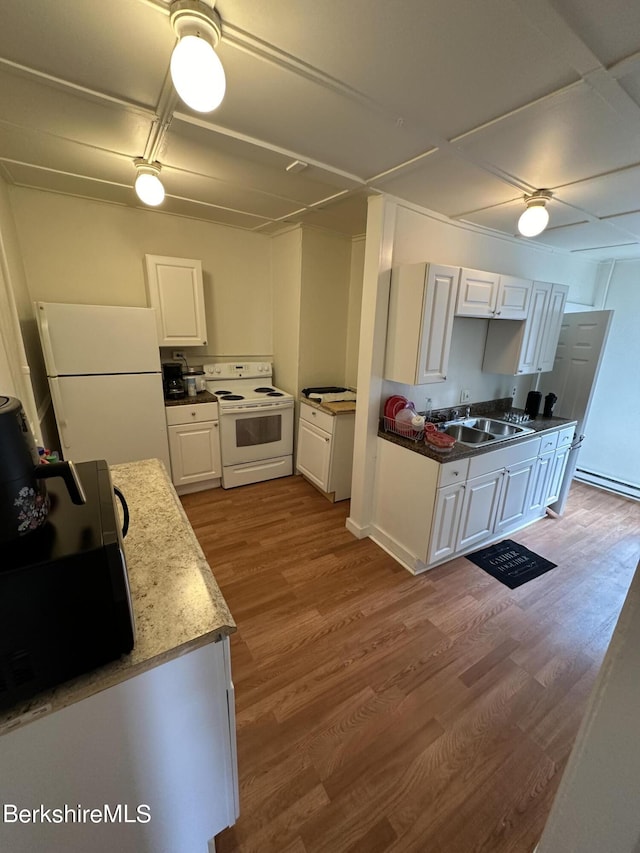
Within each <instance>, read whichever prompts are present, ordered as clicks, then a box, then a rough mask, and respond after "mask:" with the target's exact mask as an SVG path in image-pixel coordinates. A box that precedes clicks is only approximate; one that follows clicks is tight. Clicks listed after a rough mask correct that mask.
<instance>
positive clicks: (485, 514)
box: [456, 470, 503, 551]
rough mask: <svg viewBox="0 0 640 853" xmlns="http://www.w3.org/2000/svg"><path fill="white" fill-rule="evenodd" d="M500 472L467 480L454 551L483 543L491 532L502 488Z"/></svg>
mask: <svg viewBox="0 0 640 853" xmlns="http://www.w3.org/2000/svg"><path fill="white" fill-rule="evenodd" d="M502 473H503V472H502V471H501V470H500V471H492V472H491V473H490V474H483V475H482V476H481V477H474V478H473V479H471V480H467V482H466V484H465V494H464V503H463V505H462V518H461V520H460V531H459V533H458V540H457V542H456V551H463V550H464V549H465V548H468V547H469V546H471V545H475V544H477V543H479V542H483V541H484V540H485V539H487V538H488V537H489V536H490V535H491V533H492V532H493V526H494V523H495V519H496V513H497V511H498V500H499V498H500V491H501V488H502Z"/></svg>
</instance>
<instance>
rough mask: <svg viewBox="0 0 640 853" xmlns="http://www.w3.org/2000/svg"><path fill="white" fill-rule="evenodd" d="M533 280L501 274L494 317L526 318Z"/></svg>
mask: <svg viewBox="0 0 640 853" xmlns="http://www.w3.org/2000/svg"><path fill="white" fill-rule="evenodd" d="M532 288H533V282H532V281H531V280H530V279H526V278H516V277H515V276H513V275H501V276H500V286H499V287H498V298H497V299H496V310H495V314H494V317H498V318H499V319H501V320H526V318H527V317H528V316H529V301H530V299H531V290H532Z"/></svg>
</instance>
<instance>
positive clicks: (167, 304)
mask: <svg viewBox="0 0 640 853" xmlns="http://www.w3.org/2000/svg"><path fill="white" fill-rule="evenodd" d="M145 261H146V267H147V294H148V298H149V304H150V305H151V306H152V307H154V308H155V309H156V314H157V324H158V344H159V346H174V347H175V346H200V345H202V346H204V345H205V344H206V343H207V331H206V318H205V309H204V286H203V280H202V262H201V261H199V260H196V259H193V258H170V257H164V256H162V255H145Z"/></svg>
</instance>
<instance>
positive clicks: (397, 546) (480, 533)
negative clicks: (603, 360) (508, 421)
mask: <svg viewBox="0 0 640 853" xmlns="http://www.w3.org/2000/svg"><path fill="white" fill-rule="evenodd" d="M573 430H574V427H573V426H571V427H565V428H563V429H561V430H554V431H549V432H545V433H543V434H542V435H540V436H535V435H534V436H530V437H529V438H528V440H527V441H522V442H517V443H514V444H503V445H500V446H499V447H497V448H496V449H494V450H491V451H489V452H485V453H481V454H478V455H477V456H472V457H470V458H467V459H462V460H458V461H456V462H446V463H439V462H436V461H435V460H433V459H430V458H428V457H425V456H423V455H421V454H416V453H413V452H412V451H410V450H407V449H406V448H404V447H402V446H400V445H397V444H394V443H393V442H390V441H387V440H385V439H383V438H379V439H378V454H377V459H376V487H375V493H374V511H373V524H372V529H371V533H370V535H371V538H372V539H374V541H376V542H378V544H380V545H381V546H382V547H383V548H385V549H386V550H387V551H388V552H389V553H391V554H392V555H393V556H394V557H396V558H397V559H398V560H399V561H400V562H401V563H402V564H403V565H405V566H406V567H407V568H408V569H409V570H410V571H412V572H414V573H417V572H422V571H424V570H425V569H429V568H432V567H434V566H436V565H439V564H440V563H443V562H445V561H446V560H449V559H451V558H452V557H454V556H456V555H459V554H465V553H468V552H469V551H472V550H475V549H476V548H480V547H483V546H485V545H489V544H491V543H492V542H495V541H497V540H499V539H500V538H501V537H503V536H505V535H507V534H509V533H513V532H514V531H515V530H518V529H520V528H522V527H524V526H526V525H527V524H529V523H531V522H532V521H536V520H537V519H539V518H541V517H542V516H543V515H544V514H545V510H546V507H547V506H548V505H549V504H551V503H553V502H554V501H555V500H557V493H558V490H559V488H560V485H561V483H562V479H563V476H564V471H565V468H566V464H567V458H568V453H569V447H570V443H571V439H572V437H573Z"/></svg>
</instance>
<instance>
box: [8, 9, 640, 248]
mask: <svg viewBox="0 0 640 853" xmlns="http://www.w3.org/2000/svg"><path fill="white" fill-rule="evenodd" d="M209 2H210V0H209ZM216 8H217V10H218V12H219V13H220V16H221V18H222V42H221V45H220V47H219V51H218V52H219V55H220V57H221V59H222V62H223V64H224V67H225V72H226V76H227V94H226V97H225V99H224V101H223V103H222V105H221V106H220V107H219V108H218V109H217V110H215V111H214V112H212V113H209V114H206V115H203V114H198V113H195V112H192V111H191V110H189V109H188V108H187V107H185V106H184V105H183V104H182V103H181V102H180V101H179V100H178V98H177V96H176V95H175V93H174V91H173V88H172V86H171V83H170V80H169V77H168V66H169V59H170V55H171V51H172V48H173V45H174V43H175V37H174V35H173V32H172V29H171V26H170V23H169V15H168V12H169V0H102V2H100V0H55V2H52V0H29V2H25V0H4V2H3V3H2V11H1V12H0V170H1V171H2V174H3V176H4V177H5V179H6V180H7V181H8V182H9V183H14V184H17V185H20V186H27V187H36V188H40V189H44V190H52V191H55V192H62V193H68V194H72V195H77V196H82V197H85V198H93V199H101V200H104V201H109V202H112V203H117V204H123V205H128V206H133V207H135V206H141V205H140V202H138V200H137V198H136V196H135V193H134V191H133V181H134V178H135V169H134V165H133V161H134V159H135V158H136V157H147V158H151V159H156V160H158V161H160V162H161V163H162V179H163V183H164V184H165V188H166V190H167V198H166V200H165V202H164V204H163V207H162V210H164V211H166V212H168V213H175V214H180V215H183V216H189V217H196V218H199V219H206V220H209V221H212V222H219V223H223V224H228V225H233V226H236V227H240V228H245V229H250V230H257V231H263V232H265V233H273V232H274V231H276V230H278V229H279V228H281V227H282V226H283V224H286V223H289V222H300V221H304V222H308V223H313V224H317V225H320V226H323V227H328V228H333V229H335V230H338V231H341V232H344V233H346V234H362V233H363V232H364V230H365V221H366V198H367V196H368V195H371V194H373V193H377V192H385V193H389V194H391V195H394V196H397V197H399V198H402V199H405V200H407V201H409V202H412V203H414V204H417V205H420V206H422V207H426V208H429V209H431V210H435V211H437V212H439V213H441V214H444V215H446V216H449V217H452V218H453V219H460V220H464V221H467V222H471V223H473V224H475V225H479V226H482V227H485V228H489V229H492V230H494V231H500V232H504V233H507V234H510V235H515V234H516V222H517V219H518V216H519V215H520V213H521V211H522V210H523V209H524V205H523V201H522V199H523V196H524V194H525V193H530V192H533V191H534V190H536V189H549V190H552V191H553V200H552V202H551V204H550V205H549V212H550V217H551V220H550V227H549V228H548V229H547V231H545V232H544V233H543V234H542V235H540V237H538V238H535V242H538V243H540V244H543V245H545V246H549V247H551V248H553V249H555V250H562V251H568V252H577V253H580V255H581V256H583V257H589V258H592V259H594V260H602V259H609V258H626V257H640V3H638V0H607V2H606V3H603V2H602V0H535V2H531V0H481V2H477V1H476V2H473V0H323V2H321V3H319V2H318V0H268V2H267V0H262V2H259V0H218V3H217V5H216ZM293 160H301V161H303V162H305V163H307V164H308V166H307V168H305V169H304V170H303V171H301V172H298V173H296V174H293V173H290V172H287V171H286V166H287V165H288V164H289V163H291V162H292V161H293ZM520 239H525V238H520Z"/></svg>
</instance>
